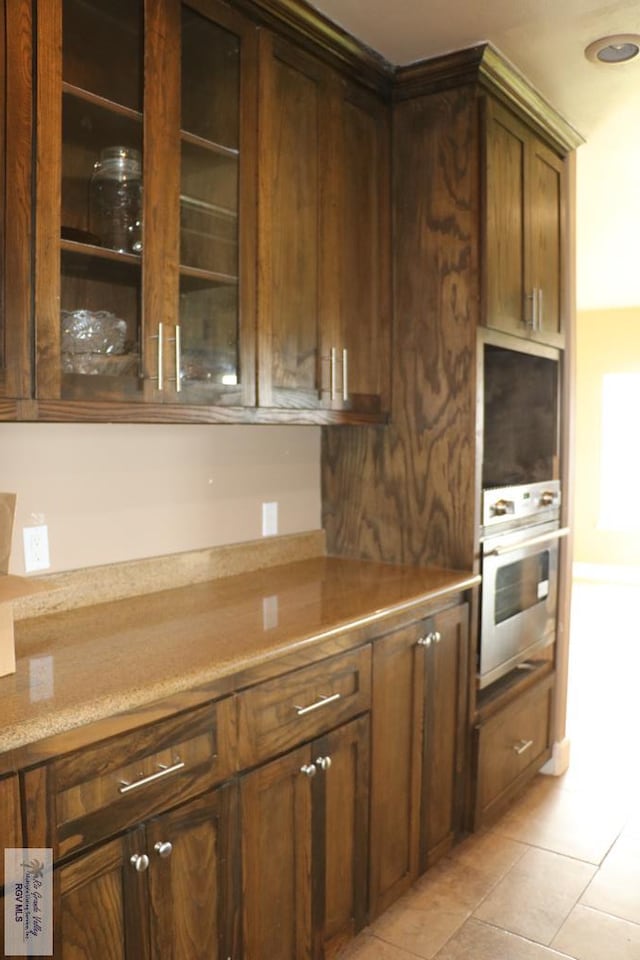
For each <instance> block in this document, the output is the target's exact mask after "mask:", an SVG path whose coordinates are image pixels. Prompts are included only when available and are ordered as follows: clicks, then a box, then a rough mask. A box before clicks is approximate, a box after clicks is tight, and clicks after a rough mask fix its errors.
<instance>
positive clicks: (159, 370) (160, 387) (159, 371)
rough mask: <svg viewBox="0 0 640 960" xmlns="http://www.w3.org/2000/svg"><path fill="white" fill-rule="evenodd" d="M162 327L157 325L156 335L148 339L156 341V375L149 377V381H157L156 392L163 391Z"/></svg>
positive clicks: (160, 324) (162, 325)
mask: <svg viewBox="0 0 640 960" xmlns="http://www.w3.org/2000/svg"><path fill="white" fill-rule="evenodd" d="M163 327H164V324H162V323H159V324H158V333H157V334H154V335H153V336H152V337H149V339H150V340H157V341H158V355H157V361H156V371H157V374H156V376H155V377H150V378H149V379H150V380H157V381H158V390H164V370H163V367H164V360H163V350H164V337H163Z"/></svg>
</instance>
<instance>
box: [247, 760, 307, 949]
mask: <svg viewBox="0 0 640 960" xmlns="http://www.w3.org/2000/svg"><path fill="white" fill-rule="evenodd" d="M317 772H318V771H317V767H316V766H315V764H313V763H312V753H311V749H310V748H309V747H308V746H305V747H302V748H301V749H298V750H292V751H291V752H290V753H288V754H286V755H285V756H284V757H281V758H280V759H278V760H274V761H272V762H271V763H268V764H266V765H265V766H263V767H259V768H258V769H257V770H255V771H254V772H253V773H250V774H247V776H245V777H243V778H242V780H241V784H240V810H241V819H242V828H241V836H242V870H243V883H242V886H243V933H244V954H243V956H244V960H311V949H312V948H311V787H312V781H313V779H314V778H315V777H316V776H317Z"/></svg>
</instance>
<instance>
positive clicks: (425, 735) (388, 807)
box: [370, 603, 469, 916]
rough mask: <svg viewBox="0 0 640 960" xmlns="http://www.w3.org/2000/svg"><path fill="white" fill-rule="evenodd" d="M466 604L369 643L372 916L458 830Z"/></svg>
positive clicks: (439, 852)
mask: <svg viewBox="0 0 640 960" xmlns="http://www.w3.org/2000/svg"><path fill="white" fill-rule="evenodd" d="M468 637H469V609H468V605H467V604H466V603H462V604H459V605H457V606H455V607H451V608H450V609H447V610H442V611H440V612H438V613H436V614H435V615H434V616H433V617H429V618H428V619H426V620H423V621H420V622H419V623H416V624H412V625H410V626H408V627H404V628H402V629H401V630H398V631H396V632H394V633H391V634H389V635H387V636H386V637H382V638H380V639H379V640H378V641H376V644H375V646H374V659H373V706H372V778H371V791H372V793H371V873H370V887H371V913H372V916H377V915H379V914H380V913H381V912H382V911H383V910H385V909H386V908H387V907H388V906H389V905H390V904H391V903H392V902H393V901H394V900H396V899H397V898H398V897H399V896H400V894H401V893H403V892H404V891H405V890H406V889H407V888H408V887H409V886H410V885H411V884H412V883H413V882H414V880H415V879H416V878H417V877H418V875H419V874H420V873H422V872H423V871H424V870H426V869H427V867H428V866H430V865H431V864H432V863H433V862H435V861H436V860H437V859H438V857H440V856H441V855H442V854H443V853H444V852H446V850H447V849H449V848H450V846H451V845H452V843H453V842H454V839H455V837H456V835H457V834H458V833H459V832H460V830H461V828H462V817H463V789H464V772H465V766H464V763H465V749H466V736H465V732H466V716H467V713H466V692H467V683H468Z"/></svg>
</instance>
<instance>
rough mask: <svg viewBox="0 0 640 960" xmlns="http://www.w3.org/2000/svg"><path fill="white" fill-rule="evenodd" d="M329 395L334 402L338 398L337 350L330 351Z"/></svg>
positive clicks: (333, 348)
mask: <svg viewBox="0 0 640 960" xmlns="http://www.w3.org/2000/svg"><path fill="white" fill-rule="evenodd" d="M329 394H330V396H331V399H332V400H335V398H336V348H335V347H331V350H330V351H329Z"/></svg>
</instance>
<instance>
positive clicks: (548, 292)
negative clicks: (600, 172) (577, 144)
mask: <svg viewBox="0 0 640 960" xmlns="http://www.w3.org/2000/svg"><path fill="white" fill-rule="evenodd" d="M484 105H485V110H484V122H485V162H484V191H485V222H484V237H483V259H484V285H485V303H484V323H485V325H486V326H488V327H493V328H495V329H497V330H501V331H504V332H506V333H513V334H516V335H517V336H520V337H528V338H530V339H533V340H539V341H542V342H545V343H549V344H552V345H554V346H563V343H564V341H563V332H564V316H563V314H564V304H563V291H564V287H565V281H564V274H565V265H564V262H563V261H564V253H563V250H564V242H565V241H564V233H565V229H566V228H565V216H566V213H565V205H566V202H567V198H566V185H565V171H564V162H563V160H562V159H561V158H560V157H559V156H558V155H557V154H556V153H554V152H553V151H552V150H551V149H550V148H549V147H548V146H546V144H544V143H543V142H542V140H541V139H540V138H539V137H538V136H537V135H536V134H535V133H534V132H533V131H532V130H531V129H530V128H529V127H528V126H526V124H525V123H523V122H522V121H521V120H519V119H518V118H516V117H515V115H514V114H513V113H511V111H509V110H508V109H506V108H505V107H503V106H501V105H500V104H499V103H497V102H496V101H495V100H493V99H491V98H487V99H486V100H485V103H484Z"/></svg>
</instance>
